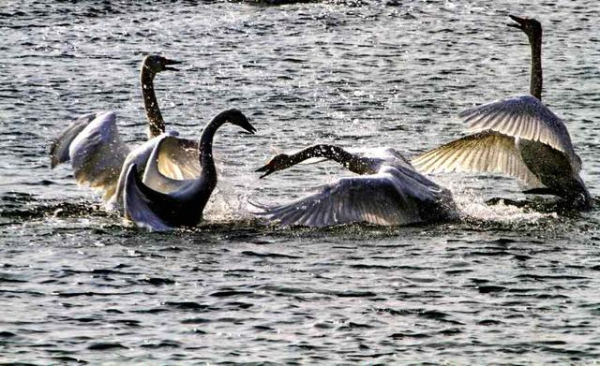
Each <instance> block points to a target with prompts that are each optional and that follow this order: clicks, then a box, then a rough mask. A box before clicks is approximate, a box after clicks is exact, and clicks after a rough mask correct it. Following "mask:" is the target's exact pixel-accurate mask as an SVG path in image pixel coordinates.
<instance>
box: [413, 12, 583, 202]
mask: <svg viewBox="0 0 600 366" xmlns="http://www.w3.org/2000/svg"><path fill="white" fill-rule="evenodd" d="M510 17H511V19H513V20H514V21H515V22H516V24H510V26H512V27H516V28H518V29H520V30H522V31H523V32H525V34H527V36H528V38H529V43H530V45H531V50H532V61H531V82H530V92H531V95H526V96H518V97H514V98H509V99H504V100H500V101H496V102H492V103H488V104H484V105H482V106H479V107H475V108H473V109H469V110H467V111H464V112H462V113H460V115H459V116H460V117H461V118H463V119H464V121H465V122H466V123H467V124H468V126H469V131H470V132H474V134H472V135H468V136H465V137H463V138H460V139H458V140H455V141H452V142H450V143H447V144H445V145H442V146H440V147H438V148H435V149H433V150H430V151H427V152H425V153H424V154H422V155H420V156H418V157H416V158H415V159H414V160H412V163H413V165H414V166H415V168H417V169H418V170H419V171H421V172H423V173H436V172H452V171H463V172H503V173H506V174H509V175H511V176H514V177H517V178H518V179H520V180H521V181H523V182H524V183H525V184H526V185H527V186H528V187H529V188H532V189H530V190H528V191H526V193H547V194H554V195H557V196H559V197H562V198H564V199H565V202H567V203H568V204H569V205H571V206H572V207H573V208H578V209H589V208H590V207H591V197H590V194H589V192H588V190H587V188H586V186H585V184H584V182H583V180H582V179H581V177H580V175H579V172H580V170H581V159H580V158H579V156H578V155H577V154H576V153H575V150H574V148H573V144H572V142H571V137H570V135H569V132H568V131H567V128H566V126H565V124H564V122H563V121H562V120H561V119H560V118H559V117H557V116H556V115H555V114H554V113H553V112H552V111H551V110H550V109H549V108H548V107H546V106H545V105H544V104H543V103H542V101H541V99H542V58H541V49H542V26H541V24H540V23H539V22H538V21H537V20H535V19H530V18H521V17H517V16H514V15H511V16H510Z"/></svg>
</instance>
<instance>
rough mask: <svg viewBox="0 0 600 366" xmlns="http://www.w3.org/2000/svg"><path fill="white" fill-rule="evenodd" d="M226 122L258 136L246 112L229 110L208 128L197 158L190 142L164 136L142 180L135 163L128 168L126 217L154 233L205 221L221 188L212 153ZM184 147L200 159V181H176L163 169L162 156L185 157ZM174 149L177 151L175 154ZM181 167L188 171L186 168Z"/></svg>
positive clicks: (200, 144) (125, 194)
mask: <svg viewBox="0 0 600 366" xmlns="http://www.w3.org/2000/svg"><path fill="white" fill-rule="evenodd" d="M226 122H229V123H232V124H235V125H237V126H239V127H241V128H243V129H245V130H246V131H247V132H248V133H250V134H254V133H255V132H256V129H255V128H254V127H253V126H252V125H251V124H250V122H249V121H248V119H247V118H246V117H245V116H244V114H242V112H240V111H239V110H237V109H229V110H226V111H224V112H221V113H219V114H218V115H217V116H216V117H214V118H213V120H212V121H211V122H210V123H209V124H208V125H207V126H206V128H205V129H204V132H203V133H202V136H201V138H200V141H199V142H198V143H197V145H196V146H198V149H197V150H196V151H198V152H197V153H196V155H194V153H193V152H192V151H191V149H192V148H193V146H194V145H193V144H192V143H190V141H189V140H184V139H179V138H178V137H177V136H173V135H162V136H159V137H157V138H156V139H155V140H154V142H155V143H154V146H153V149H152V152H151V153H150V156H149V158H148V163H147V164H146V166H145V168H144V173H143V175H142V177H140V174H138V167H137V165H136V164H135V162H133V163H132V164H130V165H129V166H126V165H124V166H123V176H124V186H123V204H124V214H125V217H126V218H127V219H129V220H131V221H133V222H134V223H135V224H136V225H137V226H140V227H145V228H147V229H149V230H152V231H165V230H170V229H173V228H175V227H180V226H195V225H197V224H198V223H199V222H200V221H201V220H202V213H203V211H204V207H205V206H206V204H207V202H208V199H209V198H210V196H211V194H212V192H213V190H214V189H215V187H216V185H217V171H216V167H215V164H214V159H213V153H212V143H213V137H214V135H215V133H216V131H217V130H218V129H219V128H220V127H221V126H222V125H223V124H225V123H226ZM169 146H170V147H169ZM182 146H187V150H186V151H187V154H188V156H190V157H192V156H197V157H198V162H199V167H200V169H201V170H200V172H199V175H198V176H197V177H196V178H191V179H190V178H188V179H173V178H171V177H168V176H167V175H165V174H164V173H163V172H162V171H161V169H159V167H160V160H161V155H169V152H170V151H175V152H177V153H176V155H177V156H178V157H181V156H182V154H181V153H179V151H180V150H181V147H182ZM173 147H174V148H175V150H172V148H173ZM181 166H183V170H185V165H181ZM181 166H180V167H181ZM150 184H152V185H153V186H154V187H152V186H150Z"/></svg>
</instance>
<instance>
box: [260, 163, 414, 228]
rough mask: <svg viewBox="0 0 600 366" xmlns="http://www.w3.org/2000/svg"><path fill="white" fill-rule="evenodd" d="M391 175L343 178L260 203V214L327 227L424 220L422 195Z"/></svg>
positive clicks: (296, 223)
mask: <svg viewBox="0 0 600 366" xmlns="http://www.w3.org/2000/svg"><path fill="white" fill-rule="evenodd" d="M397 183H398V182H397V180H396V179H395V178H394V177H393V176H392V175H390V174H386V173H380V174H376V175H369V176H358V177H352V178H343V179H340V180H338V181H337V182H335V183H333V184H329V185H326V186H324V187H323V188H322V189H321V190H320V191H319V192H317V193H315V194H312V195H309V196H307V197H304V198H300V199H298V200H296V201H292V202H290V203H287V204H283V205H281V206H272V207H268V206H260V205H257V204H253V205H254V206H256V207H257V208H259V209H260V210H261V211H259V212H257V215H259V216H264V217H266V218H267V219H269V220H270V221H278V222H279V223H280V224H281V225H283V226H308V227H325V226H332V225H340V224H349V223H358V222H368V223H372V224H377V225H402V224H409V223H414V222H419V221H421V216H420V214H419V202H418V199H417V198H418V197H415V196H414V195H413V193H414V192H412V191H411V189H410V188H409V187H406V186H401V185H398V184H397Z"/></svg>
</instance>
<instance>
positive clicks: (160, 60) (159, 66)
mask: <svg viewBox="0 0 600 366" xmlns="http://www.w3.org/2000/svg"><path fill="white" fill-rule="evenodd" d="M180 63H181V61H175V60H170V59H168V58H166V57H163V56H159V55H150V56H146V58H144V62H143V63H142V69H143V70H144V69H145V70H148V71H149V72H150V73H151V74H152V75H156V74H158V73H159V72H162V71H179V69H177V68H175V67H171V65H178V64H180Z"/></svg>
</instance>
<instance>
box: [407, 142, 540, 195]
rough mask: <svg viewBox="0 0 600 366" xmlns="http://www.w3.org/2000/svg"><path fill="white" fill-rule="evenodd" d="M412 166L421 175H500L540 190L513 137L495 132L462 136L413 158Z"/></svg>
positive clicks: (538, 183) (538, 181)
mask: <svg viewBox="0 0 600 366" xmlns="http://www.w3.org/2000/svg"><path fill="white" fill-rule="evenodd" d="M412 165H413V166H414V167H415V168H416V169H417V170H418V171H420V172H421V173H426V174H431V173H444V172H453V171H458V172H502V173H505V174H508V175H510V176H513V177H516V178H518V179H520V180H522V181H523V182H525V184H527V185H528V186H532V187H540V186H542V184H541V182H540V180H539V179H538V178H537V177H536V176H535V175H534V174H533V173H532V172H531V171H530V170H529V168H527V166H526V165H525V163H524V162H523V159H522V158H521V154H520V152H519V151H518V149H517V146H516V144H515V139H514V137H511V136H507V135H504V134H501V133H497V132H494V131H484V132H479V133H476V134H473V135H469V136H465V137H463V138H460V139H458V140H454V141H452V142H449V143H447V144H445V145H442V146H440V147H437V148H435V149H433V150H430V151H427V152H425V153H424V154H422V155H420V156H418V157H416V158H415V159H413V161H412Z"/></svg>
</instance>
